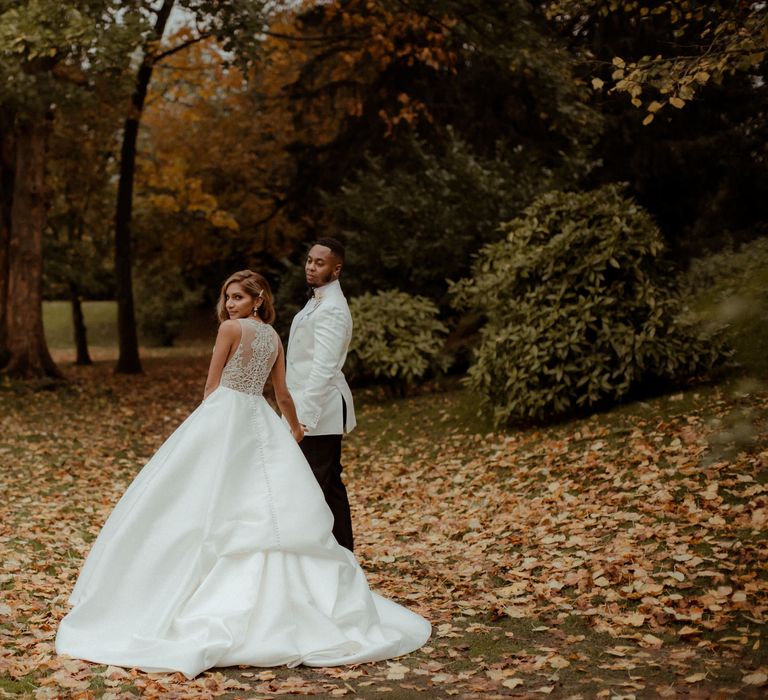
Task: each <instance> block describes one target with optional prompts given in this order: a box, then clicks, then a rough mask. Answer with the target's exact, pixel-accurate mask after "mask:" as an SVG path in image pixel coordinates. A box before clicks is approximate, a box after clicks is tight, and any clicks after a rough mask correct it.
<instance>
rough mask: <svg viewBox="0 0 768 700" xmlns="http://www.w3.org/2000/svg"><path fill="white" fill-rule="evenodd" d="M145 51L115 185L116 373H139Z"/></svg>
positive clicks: (163, 15) (148, 66)
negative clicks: (136, 285) (137, 252)
mask: <svg viewBox="0 0 768 700" xmlns="http://www.w3.org/2000/svg"><path fill="white" fill-rule="evenodd" d="M173 4H174V0H165V1H164V2H163V5H162V7H161V8H160V10H159V11H158V13H157V20H156V22H155V40H156V41H158V42H159V41H160V40H161V39H162V38H163V33H164V32H165V25H166V23H167V22H168V16H169V15H170V14H171V10H172V9H173ZM151 51H152V50H151V49H149V48H147V49H146V51H145V55H144V60H143V61H142V63H141V67H140V68H139V72H138V75H137V76H136V88H135V90H134V93H133V95H132V97H131V114H130V115H129V116H128V118H127V119H126V120H125V127H124V130H123V145H122V149H121V152H120V180H119V183H118V186H117V210H116V212H115V284H116V296H117V333H118V337H119V345H120V354H119V357H118V360H117V367H116V368H115V371H116V372H123V373H126V374H136V373H138V372H141V371H142V369H141V359H140V358H139V339H138V334H137V333H136V316H135V313H134V308H133V278H132V259H131V217H132V213H133V180H134V174H135V171H136V142H137V140H138V136H139V124H140V122H141V115H142V112H143V110H144V100H145V99H146V96H147V89H148V88H149V81H150V79H151V78H152V68H153V66H154V63H153V55H152V52H151Z"/></svg>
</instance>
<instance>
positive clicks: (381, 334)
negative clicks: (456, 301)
mask: <svg viewBox="0 0 768 700" xmlns="http://www.w3.org/2000/svg"><path fill="white" fill-rule="evenodd" d="M349 308H350V311H351V312H352V320H353V322H354V332H353V334H352V343H351V345H350V348H349V353H348V355H347V364H346V367H345V371H347V373H348V374H349V376H350V377H352V378H354V377H366V376H367V377H374V378H377V379H382V378H383V379H387V380H389V382H390V387H392V388H393V390H395V391H397V392H399V393H400V394H403V393H404V392H405V389H406V387H408V386H409V385H411V384H413V383H414V382H416V381H417V380H420V379H422V378H423V377H424V376H425V375H426V374H427V373H428V372H429V371H430V370H436V369H445V367H446V364H447V362H446V358H445V357H444V356H443V343H444V339H445V335H446V332H447V329H446V327H445V325H444V324H443V323H441V322H440V321H439V320H438V318H437V314H438V310H437V307H436V306H435V305H434V304H433V303H432V302H431V301H430V300H429V299H426V298H424V297H420V296H412V295H410V294H406V293H405V292H400V291H397V290H395V291H381V292H378V293H376V294H370V293H366V294H363V295H361V296H357V297H354V298H352V299H351V300H350V302H349Z"/></svg>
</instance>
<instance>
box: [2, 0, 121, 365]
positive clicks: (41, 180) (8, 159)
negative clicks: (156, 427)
mask: <svg viewBox="0 0 768 700" xmlns="http://www.w3.org/2000/svg"><path fill="white" fill-rule="evenodd" d="M120 4H122V5H124V3H120ZM117 5H118V3H115V2H111V1H110V0H101V1H99V0H94V1H93V2H90V3H87V4H83V3H61V2H50V1H49V2H45V1H39V2H25V3H11V4H8V3H4V4H3V5H2V6H0V47H1V48H0V76H1V77H2V80H1V81H0V84H1V85H2V87H0V111H1V112H2V120H3V122H4V126H6V127H7V128H8V131H7V132H5V133H4V137H3V165H4V173H3V185H4V186H3V196H2V200H3V214H4V216H3V221H4V225H3V231H4V232H3V239H1V240H0V243H2V245H3V250H4V252H3V254H2V255H0V264H2V265H3V266H4V267H6V268H7V288H6V289H5V290H4V291H3V296H4V297H5V303H4V305H3V308H2V310H1V311H0V322H2V325H3V326H4V338H5V344H6V350H7V352H6V355H7V357H6V359H5V362H4V365H5V366H4V371H5V372H7V373H9V374H13V375H17V376H21V377H41V376H50V377H58V376H60V372H59V370H58V368H57V367H56V365H55V364H54V362H53V360H52V359H51V356H50V354H49V352H48V348H47V346H46V342H45V336H44V333H43V324H42V268H43V265H42V240H43V230H44V228H45V225H46V219H47V208H48V202H49V186H48V182H47V180H46V158H47V147H48V142H49V137H50V133H51V125H52V121H53V119H54V118H55V116H56V114H57V112H62V113H63V112H66V109H67V108H68V107H69V106H70V105H71V104H73V103H75V102H77V101H78V99H79V98H80V96H81V95H82V91H87V90H89V89H93V87H94V85H95V84H96V83H97V82H98V81H99V80H100V79H102V78H104V77H105V76H109V77H111V78H112V79H114V75H115V72H117V73H118V74H119V71H120V69H121V67H122V64H123V62H124V61H125V57H126V56H128V55H129V54H130V47H131V46H132V41H133V38H134V33H133V26H132V25H131V23H130V22H126V21H125V20H124V19H123V18H122V17H119V16H118V12H117V10H118V7H117ZM11 182H12V183H13V185H12V189H7V188H8V187H9V184H10V183H11ZM6 261H7V262H6ZM4 276H5V275H4Z"/></svg>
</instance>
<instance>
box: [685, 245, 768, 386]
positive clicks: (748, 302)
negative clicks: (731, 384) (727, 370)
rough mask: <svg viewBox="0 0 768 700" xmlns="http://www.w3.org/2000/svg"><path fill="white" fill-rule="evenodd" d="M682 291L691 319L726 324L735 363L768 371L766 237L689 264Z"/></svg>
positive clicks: (758, 372) (762, 371) (754, 370)
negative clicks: (688, 302) (689, 309)
mask: <svg viewBox="0 0 768 700" xmlns="http://www.w3.org/2000/svg"><path fill="white" fill-rule="evenodd" d="M682 288H683V292H684V293H685V294H686V297H687V298H688V299H690V307H691V309H692V312H693V315H694V318H697V319H700V320H701V321H704V322H708V323H712V324H716V325H724V326H725V337H726V338H727V340H728V344H729V345H731V346H732V347H733V348H734V359H735V361H736V362H738V363H739V364H740V365H741V366H742V367H744V368H745V369H746V370H748V371H750V372H754V373H755V374H762V373H764V372H765V371H766V370H768V352H766V350H765V349H766V347H768V238H766V237H763V238H757V239H755V240H753V241H750V242H749V243H745V244H744V245H742V246H741V248H739V249H738V250H723V251H720V252H718V253H712V254H710V255H707V256H705V257H702V258H697V259H695V260H693V261H691V266H690V268H689V270H688V272H687V273H686V275H685V276H684V278H683V282H682Z"/></svg>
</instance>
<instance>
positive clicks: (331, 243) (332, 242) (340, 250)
mask: <svg viewBox="0 0 768 700" xmlns="http://www.w3.org/2000/svg"><path fill="white" fill-rule="evenodd" d="M312 245H321V246H325V247H326V248H328V250H330V251H331V253H333V254H334V255H335V256H336V257H337V258H338V259H339V262H341V263H344V246H343V245H342V243H341V241H337V240H336V239H335V238H330V237H327V238H318V239H317V240H316V241H315V242H314V243H313V244H312ZM311 247H312V246H310V248H311Z"/></svg>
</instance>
